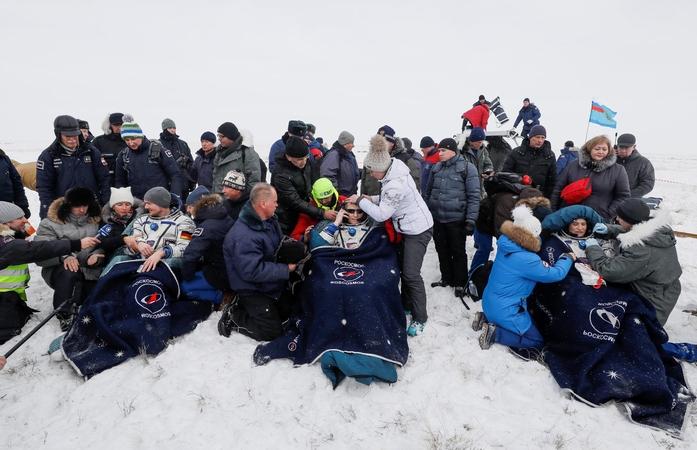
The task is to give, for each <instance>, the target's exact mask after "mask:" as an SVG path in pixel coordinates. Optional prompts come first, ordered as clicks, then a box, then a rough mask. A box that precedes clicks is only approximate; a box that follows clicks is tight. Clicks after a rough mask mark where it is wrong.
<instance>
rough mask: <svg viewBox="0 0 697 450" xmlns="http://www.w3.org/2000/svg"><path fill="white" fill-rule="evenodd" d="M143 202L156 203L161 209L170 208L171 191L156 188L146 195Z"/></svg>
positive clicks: (159, 187)
mask: <svg viewBox="0 0 697 450" xmlns="http://www.w3.org/2000/svg"><path fill="white" fill-rule="evenodd" d="M143 200H144V201H146V202H150V203H154V204H156V205H157V206H159V207H160V208H169V205H170V204H171V203H172V196H171V195H170V194H169V191H168V190H167V189H165V188H163V187H162V186H156V187H154V188H152V189H150V190H149V191H148V192H146V193H145V196H144V197H143Z"/></svg>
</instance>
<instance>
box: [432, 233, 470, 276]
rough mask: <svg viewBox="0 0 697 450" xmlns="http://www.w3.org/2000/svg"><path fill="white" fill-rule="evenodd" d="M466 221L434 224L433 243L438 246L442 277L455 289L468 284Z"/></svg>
mask: <svg viewBox="0 0 697 450" xmlns="http://www.w3.org/2000/svg"><path fill="white" fill-rule="evenodd" d="M466 239H467V235H466V234H465V221H464V220H456V221H455V222H447V223H443V222H438V221H437V220H435V221H434V222H433V243H434V244H436V252H437V253H438V264H439V265H440V276H441V279H442V280H443V281H445V282H446V283H448V284H449V285H450V286H454V287H464V286H465V285H466V284H467V253H466V252H465V240H466Z"/></svg>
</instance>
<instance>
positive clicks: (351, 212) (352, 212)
mask: <svg viewBox="0 0 697 450" xmlns="http://www.w3.org/2000/svg"><path fill="white" fill-rule="evenodd" d="M345 209H346V212H347V213H349V214H363V210H362V209H348V208H345Z"/></svg>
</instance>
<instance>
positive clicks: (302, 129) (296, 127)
mask: <svg viewBox="0 0 697 450" xmlns="http://www.w3.org/2000/svg"><path fill="white" fill-rule="evenodd" d="M288 132H289V133H290V134H292V135H293V136H300V137H303V136H305V133H307V125H305V122H303V121H302V120H291V121H290V122H288Z"/></svg>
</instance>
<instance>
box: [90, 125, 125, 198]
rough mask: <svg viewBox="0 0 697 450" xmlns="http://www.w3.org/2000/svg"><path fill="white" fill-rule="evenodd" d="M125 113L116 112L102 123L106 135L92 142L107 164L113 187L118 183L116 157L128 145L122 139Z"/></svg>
mask: <svg viewBox="0 0 697 450" xmlns="http://www.w3.org/2000/svg"><path fill="white" fill-rule="evenodd" d="M122 124H123V113H119V112H115V113H111V114H109V115H107V116H106V117H105V118H104V121H103V122H102V131H104V134H102V135H100V136H97V137H96V138H94V140H93V141H92V142H91V143H92V145H94V146H95V147H97V150H99V151H100V152H101V153H102V157H103V158H104V160H105V161H106V162H107V168H108V169H109V174H110V177H111V186H114V185H115V184H114V183H116V157H117V156H118V155H119V153H120V152H121V150H123V149H124V148H126V143H125V142H124V141H123V139H121V125H122Z"/></svg>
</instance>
